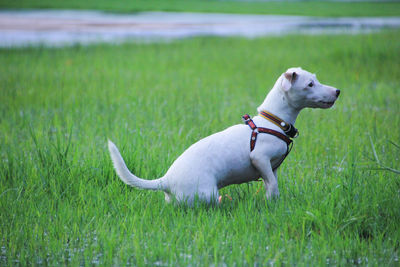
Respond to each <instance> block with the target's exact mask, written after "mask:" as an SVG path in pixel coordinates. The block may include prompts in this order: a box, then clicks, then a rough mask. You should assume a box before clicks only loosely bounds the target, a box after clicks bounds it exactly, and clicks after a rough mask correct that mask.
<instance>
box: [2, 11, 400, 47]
mask: <svg viewBox="0 0 400 267" xmlns="http://www.w3.org/2000/svg"><path fill="white" fill-rule="evenodd" d="M399 27H400V17H378V18H377V17H365V18H359V17H357V18H321V17H319V18H317V17H302V16H277V15H242V14H215V13H180V12H179V13H178V12H143V13H135V14H113V13H105V12H101V11H75V10H31V11H0V46H1V47H13V46H27V45H45V46H64V45H73V44H90V43H96V42H108V43H121V42H126V41H137V42H157V41H168V40H174V39H177V38H187V37H193V36H243V37H247V38H254V37H260V36H268V35H284V34H291V33H297V34H298V33H301V34H321V33H324V34H337V33H364V32H371V31H377V30H381V29H384V28H399Z"/></svg>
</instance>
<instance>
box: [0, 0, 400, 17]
mask: <svg viewBox="0 0 400 267" xmlns="http://www.w3.org/2000/svg"><path fill="white" fill-rule="evenodd" d="M0 8H8V9H14V8H57V9H97V10H105V11H112V12H140V11H179V12H181V11H190V12H222V13H244V14H247V13H250V14H280V15H306V16H333V17H345V16H399V15H400V2H386V1H379V2H378V1H377V2H330V1H295V2H292V1H288V2H286V1H276V2H274V1H272V2H271V1H266V2H263V1H254V2H251V1H250V2H249V1H229V0H228V1H216V0H168V1H166V0H134V1H126V0H115V1H109V0H85V1H81V0H70V1H63V0H40V1H36V0H18V1H15V0H0Z"/></svg>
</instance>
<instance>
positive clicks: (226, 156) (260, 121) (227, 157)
mask: <svg viewBox="0 0 400 267" xmlns="http://www.w3.org/2000/svg"><path fill="white" fill-rule="evenodd" d="M339 94H340V90H338V89H336V88H334V87H331V86H327V85H323V84H321V83H320V82H319V81H318V80H317V78H316V76H315V74H312V73H310V72H308V71H305V70H303V69H301V68H300V67H298V68H289V69H288V70H287V71H286V72H284V73H283V74H282V75H281V76H280V77H279V78H278V80H277V81H276V83H275V85H274V87H273V88H272V89H271V91H270V92H269V93H268V95H267V96H266V98H265V100H264V102H263V103H262V104H261V105H260V106H259V107H258V108H257V111H258V112H259V114H258V115H257V116H255V117H254V118H253V120H251V119H250V117H249V116H248V115H247V116H244V119H245V121H246V124H247V125H246V124H238V125H234V126H231V127H229V128H227V129H225V130H223V131H221V132H217V133H215V134H212V135H210V136H208V137H205V138H203V139H201V140H200V141H198V142H196V143H194V144H193V145H191V146H190V147H189V148H188V149H187V150H186V151H184V152H183V154H182V155H180V156H179V157H178V158H177V159H176V160H175V162H174V163H173V164H172V165H171V167H170V168H169V170H168V171H167V173H166V174H165V175H164V176H163V177H161V178H159V179H155V180H145V179H141V178H138V177H137V176H135V175H134V174H132V173H131V172H130V171H129V170H128V168H127V166H126V165H125V162H124V160H123V158H122V156H121V154H120V152H119V151H118V148H117V147H116V146H115V144H114V143H113V142H111V141H110V140H108V148H109V151H110V154H111V159H112V162H113V164H114V168H115V170H116V172H117V174H118V176H119V177H120V178H121V180H122V181H123V182H125V183H126V184H128V185H130V186H133V187H137V188H141V189H149V190H162V191H164V193H165V200H166V201H167V202H170V201H171V200H172V199H173V197H175V199H176V201H177V202H178V203H182V202H184V203H187V204H192V203H193V202H194V200H195V199H198V200H200V201H205V202H207V203H219V200H220V196H219V192H218V190H219V189H220V188H223V187H225V186H228V185H231V184H241V183H245V182H250V181H255V180H258V179H259V178H260V177H261V179H262V180H263V182H264V185H265V188H266V197H267V199H271V198H276V197H278V196H279V189H278V183H277V169H278V167H279V165H280V163H281V162H282V161H283V159H284V158H285V157H286V155H287V154H288V152H289V143H290V142H291V139H290V138H289V137H294V134H295V133H297V129H296V128H294V123H295V121H296V118H297V116H298V114H299V112H300V111H301V110H302V109H303V108H307V107H308V108H322V109H327V108H330V107H332V106H333V104H334V103H335V101H336V100H337V98H338V97H339ZM269 115H270V116H271V117H269ZM274 119H276V120H274ZM284 126H285V127H284ZM288 128H289V129H288ZM263 129H266V130H264V131H267V132H266V133H269V134H260V133H262V132H263V131H261V130H263ZM268 131H269V132H268ZM272 133H274V134H272ZM254 137H255V138H254ZM255 139H256V140H255Z"/></svg>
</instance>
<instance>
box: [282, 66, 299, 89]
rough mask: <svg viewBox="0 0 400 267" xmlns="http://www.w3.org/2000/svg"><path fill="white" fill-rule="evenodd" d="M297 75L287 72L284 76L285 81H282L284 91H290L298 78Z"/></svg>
mask: <svg viewBox="0 0 400 267" xmlns="http://www.w3.org/2000/svg"><path fill="white" fill-rule="evenodd" d="M297 76H298V75H297V73H296V72H294V71H293V72H290V71H289V72H285V73H284V74H283V79H282V89H283V91H285V92H287V91H289V89H290V88H291V87H292V85H293V83H294V82H295V81H296V78H297Z"/></svg>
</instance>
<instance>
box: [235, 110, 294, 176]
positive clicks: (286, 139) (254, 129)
mask: <svg viewBox="0 0 400 267" xmlns="http://www.w3.org/2000/svg"><path fill="white" fill-rule="evenodd" d="M242 119H243V121H244V123H245V124H247V125H248V126H249V127H250V129H251V130H252V132H251V137H250V151H253V150H254V147H255V146H256V141H257V135H258V134H259V133H265V134H270V135H273V136H276V137H278V138H279V139H281V140H282V141H284V142H285V143H286V146H287V150H286V154H285V155H284V156H283V157H282V159H281V161H280V162H279V163H278V164H277V165H276V166H275V167H274V168H272V169H273V170H275V169H277V168H278V167H279V166H280V165H281V164H282V162H283V161H284V160H285V158H286V157H287V155H288V154H289V152H290V151H291V150H292V147H293V142H292V140H291V139H290V138H289V137H287V136H286V135H284V134H282V133H280V132H278V131H275V130H272V129H269V128H264V127H257V126H256V124H255V123H254V122H253V120H252V119H251V118H250V116H249V115H248V114H245V115H243V116H242Z"/></svg>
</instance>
